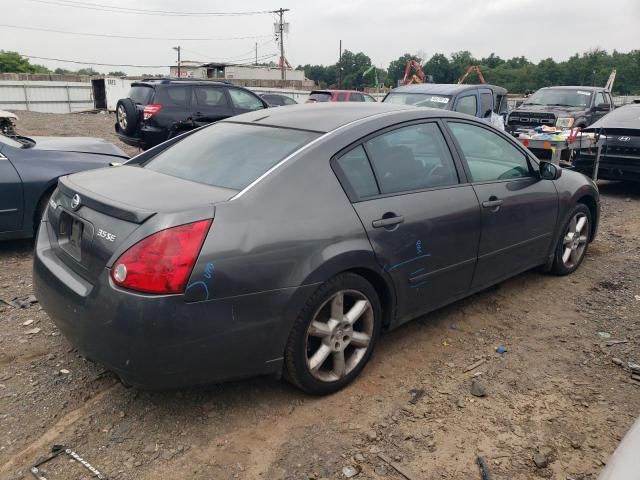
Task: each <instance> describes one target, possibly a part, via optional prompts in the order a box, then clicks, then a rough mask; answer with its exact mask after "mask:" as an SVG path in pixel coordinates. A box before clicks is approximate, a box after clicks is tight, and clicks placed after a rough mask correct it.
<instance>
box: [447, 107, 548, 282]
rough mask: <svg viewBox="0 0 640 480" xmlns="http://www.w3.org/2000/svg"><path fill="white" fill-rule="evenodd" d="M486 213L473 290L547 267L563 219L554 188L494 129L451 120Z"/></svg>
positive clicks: (530, 162) (472, 181)
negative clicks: (538, 267) (556, 228)
mask: <svg viewBox="0 0 640 480" xmlns="http://www.w3.org/2000/svg"><path fill="white" fill-rule="evenodd" d="M447 125H448V127H449V130H450V131H451V133H452V136H453V138H454V139H455V141H456V144H457V148H458V150H459V152H460V154H461V155H462V156H463V157H464V160H465V168H466V170H467V176H468V178H469V179H470V180H471V183H472V185H473V189H474V190H475V192H476V194H477V196H478V200H479V201H480V205H481V207H482V208H481V211H482V236H481V238H480V247H479V250H478V266H477V268H476V273H475V275H474V279H473V289H474V290H475V289H479V288H484V287H487V286H489V285H492V284H494V283H496V282H499V281H501V280H503V279H505V278H508V277H510V276H512V275H515V274H517V273H519V272H522V271H524V270H527V269H530V268H533V267H535V266H537V265H541V264H542V263H544V262H545V261H546V255H547V253H548V252H549V248H550V246H551V241H552V235H553V232H554V229H555V225H556V221H557V216H558V194H557V191H556V188H555V185H554V183H553V182H551V181H548V180H541V179H540V178H539V175H538V173H537V166H536V165H535V164H534V162H533V161H532V160H531V159H530V158H528V156H527V154H526V153H525V151H524V150H522V149H521V148H520V146H519V145H517V144H515V142H513V141H512V140H510V139H509V138H508V137H507V136H506V135H501V134H499V133H497V132H496V131H495V130H494V129H492V128H491V127H489V126H486V127H485V126H484V125H478V124H475V123H473V124H472V123H471V122H464V121H459V120H455V121H454V120H450V121H448V122H447Z"/></svg>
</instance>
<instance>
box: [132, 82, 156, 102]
mask: <svg viewBox="0 0 640 480" xmlns="http://www.w3.org/2000/svg"><path fill="white" fill-rule="evenodd" d="M151 97H153V88H151V87H145V86H144V85H134V86H133V87H131V90H129V98H130V99H131V100H132V101H133V103H136V104H138V105H148V104H149V103H151Z"/></svg>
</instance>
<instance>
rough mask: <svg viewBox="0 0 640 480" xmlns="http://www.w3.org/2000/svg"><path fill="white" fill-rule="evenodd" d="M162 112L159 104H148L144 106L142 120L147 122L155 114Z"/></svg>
mask: <svg viewBox="0 0 640 480" xmlns="http://www.w3.org/2000/svg"><path fill="white" fill-rule="evenodd" d="M160 110H162V105H160V104H159V103H150V104H149V105H145V106H144V112H143V113H142V118H144V119H145V120H149V119H150V118H151V117H153V116H154V115H155V114H156V113H158V112H159V111H160Z"/></svg>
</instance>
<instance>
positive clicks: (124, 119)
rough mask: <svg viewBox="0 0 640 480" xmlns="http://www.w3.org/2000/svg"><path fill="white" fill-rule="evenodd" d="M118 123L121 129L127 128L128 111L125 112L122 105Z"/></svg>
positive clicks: (119, 109)
mask: <svg viewBox="0 0 640 480" xmlns="http://www.w3.org/2000/svg"><path fill="white" fill-rule="evenodd" d="M118 123H119V124H120V128H121V129H123V130H124V129H126V128H127V112H125V110H124V107H123V106H122V105H120V106H119V107H118Z"/></svg>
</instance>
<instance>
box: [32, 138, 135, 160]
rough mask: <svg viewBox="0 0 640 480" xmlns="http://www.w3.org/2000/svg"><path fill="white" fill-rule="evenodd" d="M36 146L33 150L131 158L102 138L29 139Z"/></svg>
mask: <svg viewBox="0 0 640 480" xmlns="http://www.w3.org/2000/svg"><path fill="white" fill-rule="evenodd" d="M29 138H31V139H33V140H34V141H35V142H36V144H35V145H34V146H33V147H31V148H32V149H33V150H49V151H57V152H78V153H91V154H96V155H110V156H114V157H120V158H129V156H128V155H127V154H126V153H124V152H123V151H122V150H120V149H119V148H118V147H116V146H115V145H114V144H113V143H109V142H107V141H106V140H103V139H102V138H92V137H29Z"/></svg>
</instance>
